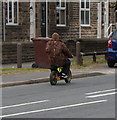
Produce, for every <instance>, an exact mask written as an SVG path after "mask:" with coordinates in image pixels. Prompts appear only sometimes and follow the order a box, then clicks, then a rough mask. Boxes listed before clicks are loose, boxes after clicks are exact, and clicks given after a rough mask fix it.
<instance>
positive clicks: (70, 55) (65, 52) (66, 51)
mask: <svg viewBox="0 0 117 120" xmlns="http://www.w3.org/2000/svg"><path fill="white" fill-rule="evenodd" d="M63 53H64V55H65V56H67V57H68V58H73V55H72V53H71V52H70V50H69V49H68V48H67V46H66V45H65V44H64V43H63Z"/></svg>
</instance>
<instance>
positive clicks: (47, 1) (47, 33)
mask: <svg viewBox="0 0 117 120" xmlns="http://www.w3.org/2000/svg"><path fill="white" fill-rule="evenodd" d="M46 37H48V0H46Z"/></svg>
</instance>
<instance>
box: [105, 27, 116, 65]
mask: <svg viewBox="0 0 117 120" xmlns="http://www.w3.org/2000/svg"><path fill="white" fill-rule="evenodd" d="M115 63H117V29H116V30H115V31H114V32H113V33H112V35H111V37H110V39H109V41H108V49H107V64H108V66H109V67H114V65H115Z"/></svg>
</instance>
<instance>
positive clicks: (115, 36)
mask: <svg viewBox="0 0 117 120" xmlns="http://www.w3.org/2000/svg"><path fill="white" fill-rule="evenodd" d="M113 39H114V40H117V30H116V31H115V32H114V34H113Z"/></svg>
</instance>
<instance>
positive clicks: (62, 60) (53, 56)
mask: <svg viewBox="0 0 117 120" xmlns="http://www.w3.org/2000/svg"><path fill="white" fill-rule="evenodd" d="M59 38H60V36H59V34H58V33H53V34H52V40H50V41H48V42H47V45H46V53H47V55H48V58H49V61H50V65H51V71H52V70H53V69H54V68H55V67H63V69H62V72H61V73H62V76H63V77H64V78H65V77H67V73H68V72H69V70H70V65H71V61H70V60H69V59H68V58H73V55H72V53H71V52H70V51H69V49H68V48H67V46H66V45H65V44H64V43H63V42H62V41H61V40H60V39H59Z"/></svg>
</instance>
